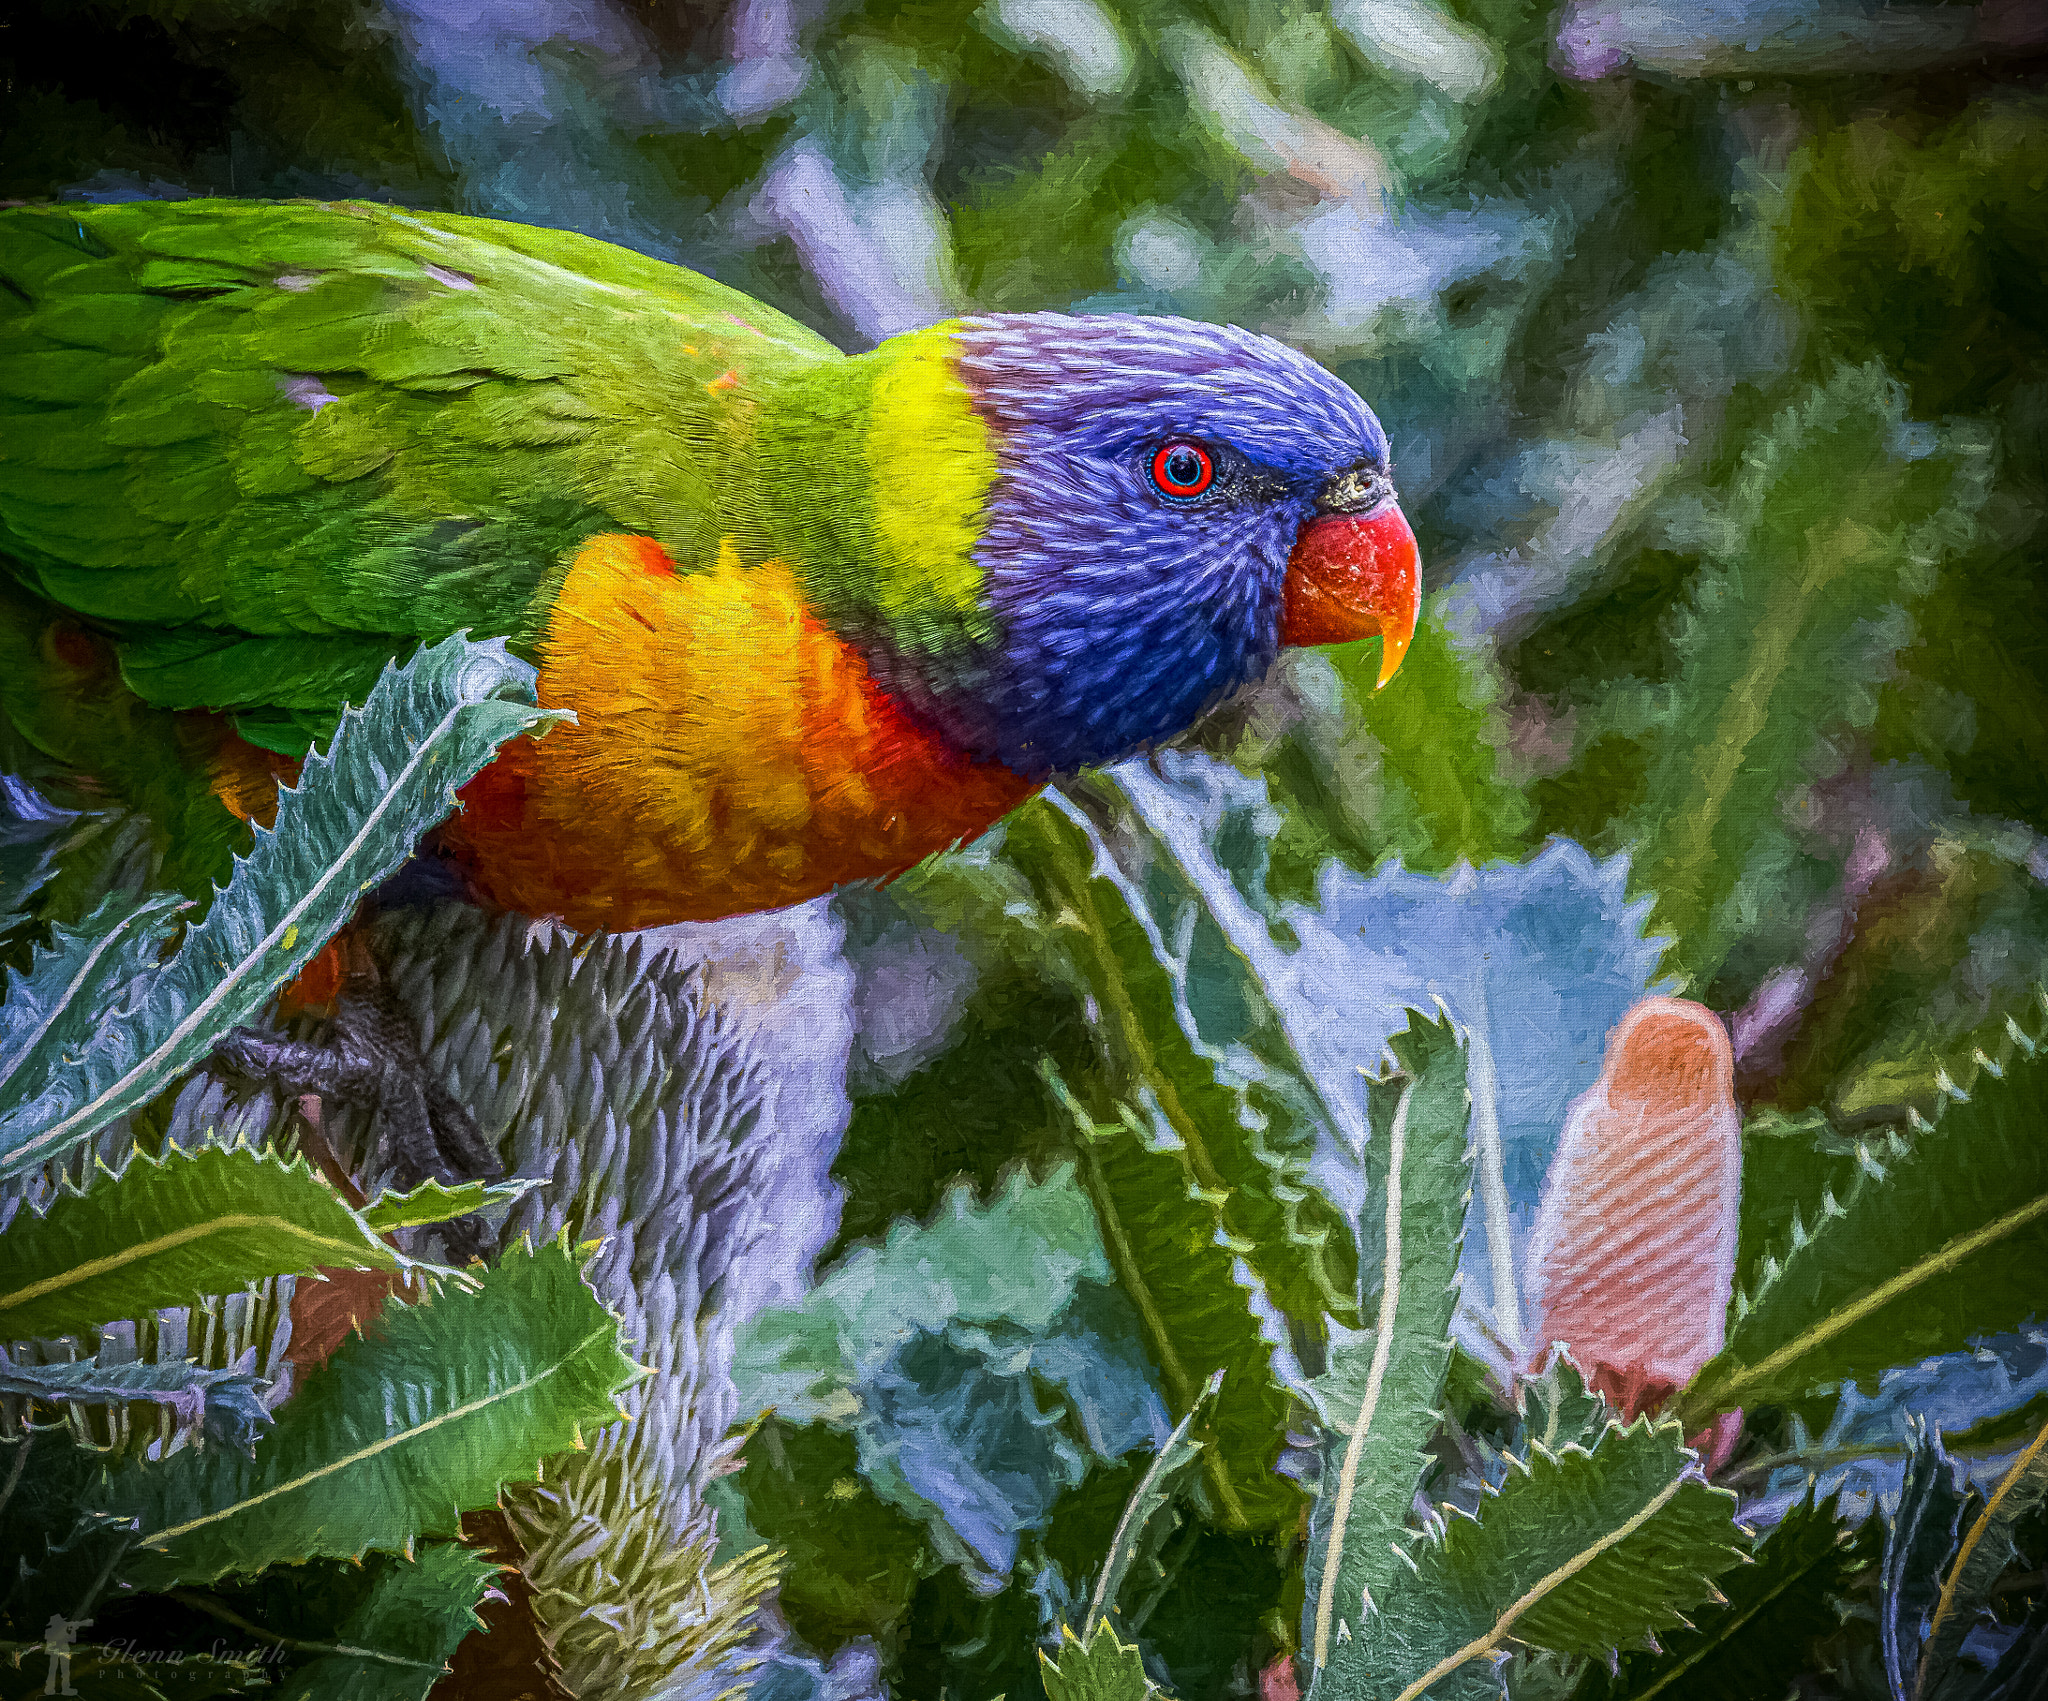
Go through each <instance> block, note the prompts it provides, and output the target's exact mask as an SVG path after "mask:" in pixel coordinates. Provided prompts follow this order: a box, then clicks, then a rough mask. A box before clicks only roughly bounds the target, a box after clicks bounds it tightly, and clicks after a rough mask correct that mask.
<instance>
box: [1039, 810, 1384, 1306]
mask: <svg viewBox="0 0 2048 1701" xmlns="http://www.w3.org/2000/svg"><path fill="white" fill-rule="evenodd" d="M1077 795H1085V796H1086V797H1087V798H1088V799H1089V800H1090V801H1092V802H1096V803H1098V804H1101V803H1104V800H1107V803H1106V805H1105V806H1106V807H1107V808H1109V809H1111V810H1113V811H1114V812H1115V815H1116V817H1117V818H1118V821H1119V824H1120V826H1122V827H1123V828H1124V829H1125V830H1126V831H1127V832H1128V831H1139V832H1143V831H1144V829H1143V828H1142V827H1140V826H1139V823H1138V818H1137V817H1136V815H1135V813H1134V812H1133V811H1132V810H1131V809H1130V807H1129V804H1128V802H1127V800H1126V799H1125V798H1124V796H1123V794H1122V793H1121V792H1119V791H1117V790H1116V789H1115V787H1114V785H1113V783H1112V782H1111V781H1108V780H1104V781H1101V782H1100V783H1099V784H1098V785H1096V786H1095V787H1093V788H1092V789H1090V790H1089V791H1088V792H1086V793H1085V794H1079V793H1077ZM1003 844H1004V851H1005V854H1006V856H1007V858H1008V859H1009V861H1010V862H1011V863H1012V864H1013V865H1014V866H1015V867H1016V868H1018V869H1019V870H1020V871H1021V872H1022V873H1023V874H1024V876H1025V878H1026V879H1027V881H1028V882H1029V883H1030V885H1031V888H1032V890H1033V892H1034V894H1035V895H1036V896H1037V898H1038V900H1039V903H1040V905H1041V906H1042V907H1043V909H1044V912H1045V914H1046V915H1047V917H1048V918H1050V919H1051V920H1052V922H1053V923H1054V925H1055V927H1056V930H1057V933H1056V936H1057V937H1058V938H1059V939H1060V940H1062V941H1063V942H1064V944H1065V945H1066V947H1067V954H1068V957H1069V959H1070V960H1071V962H1072V964H1073V965H1074V973H1075V975H1076V976H1077V978H1078V982H1079V990H1080V991H1081V992H1082V993H1083V994H1084V995H1085V996H1086V997H1088V998H1089V999H1091V1000H1092V1001H1093V1003H1094V1006H1095V1008H1096V1010H1097V1011H1099V1012H1100V1015H1099V1019H1098V1020H1097V1021H1096V1023H1095V1031H1096V1036H1097V1038H1098V1040H1099V1041H1100V1042H1101V1044H1102V1046H1103V1048H1104V1052H1105V1057H1106V1061H1107V1065H1108V1067H1107V1070H1106V1074H1107V1078H1108V1082H1109V1088H1110V1091H1111V1092H1113V1093H1114V1094H1115V1095H1116V1096H1117V1097H1118V1098H1119V1099H1121V1100H1122V1101H1123V1102H1125V1103H1126V1104H1128V1105H1130V1106H1131V1107H1133V1110H1134V1111H1135V1112H1137V1113H1140V1114H1142V1116H1143V1117H1144V1118H1145V1120H1146V1121H1148V1122H1149V1123H1151V1124H1153V1125H1154V1128H1155V1133H1156V1137H1157V1138H1159V1139H1162V1140H1170V1141H1173V1142H1175V1143H1177V1144H1178V1145H1179V1146H1180V1148H1181V1150H1182V1151H1183V1153H1184V1154H1185V1161H1186V1164H1187V1167H1188V1172H1189V1174H1190V1176H1191V1177H1192V1178H1193V1180H1194V1182H1195V1184H1196V1185H1197V1186H1199V1187H1200V1188H1201V1189H1202V1190H1203V1191H1204V1192H1205V1193H1206V1194H1208V1195H1209V1196H1211V1197H1212V1198H1213V1199H1214V1200H1215V1202H1216V1210H1217V1212H1218V1215H1219V1220H1220V1222H1221V1224H1222V1227H1223V1231H1224V1233H1225V1234H1226V1235H1228V1236H1229V1237H1230V1238H1231V1240H1232V1241H1233V1242H1234V1243H1235V1244H1236V1245H1237V1246H1238V1248H1239V1249H1240V1250H1241V1251H1242V1252H1243V1253H1244V1255H1245V1256H1246V1257H1247V1258H1248V1259H1250V1261H1251V1262H1252V1264H1253V1266H1254V1268H1256V1269H1257V1271H1258V1273H1259V1276H1260V1279H1261V1280H1262V1281H1263V1282H1264V1284H1265V1286H1266V1289H1267V1292H1268V1293H1269V1294H1270V1295H1271V1296H1272V1298H1273V1302H1274V1303H1275V1304H1276V1305H1278V1306H1279V1307H1280V1309H1281V1310H1282V1311H1284V1312H1286V1313H1288V1314H1289V1315H1290V1316H1292V1317H1295V1318H1297V1319H1302V1320H1313V1319H1315V1318H1318V1317H1320V1316H1321V1315H1322V1314H1323V1313H1324V1312H1325V1311H1331V1310H1334V1311H1337V1312H1339V1313H1344V1314H1348V1313H1349V1310H1350V1307H1351V1305H1352V1294H1351V1281H1352V1272H1353V1263H1352V1255H1351V1248H1350V1246H1349V1244H1348V1236H1347V1234H1346V1230H1345V1224H1344V1221H1343V1218H1342V1216H1341V1214H1340V1213H1338V1212H1337V1211H1336V1210H1335V1209H1334V1208H1333V1207H1332V1206H1331V1205H1330V1204H1329V1203H1328V1202H1327V1201H1326V1200H1324V1199H1323V1197H1322V1196H1321V1194H1319V1193H1318V1192H1316V1191H1315V1189H1313V1188H1312V1187H1310V1186H1309V1185H1308V1173H1307V1172H1308V1160H1309V1156H1310V1153H1311V1151H1312V1149H1313V1146H1314V1139H1315V1127H1314V1123H1313V1122H1312V1120H1311V1115H1312V1109H1311V1107H1312V1106H1313V1105H1314V1104H1315V1103H1316V1102H1317V1094H1316V1092H1315V1088H1314V1085H1313V1081H1312V1079H1311V1077H1310V1076H1309V1074H1308V1071H1307V1070H1306V1069H1305V1068H1304V1067H1303V1066H1302V1064H1301V1061H1300V1059H1299V1058H1298V1057H1296V1056H1295V1055H1294V1053H1293V1050H1292V1048H1291V1047H1290V1046H1289V1045H1288V1044H1287V1041H1286V1038H1285V1036H1284V1033H1283V1032H1282V1031H1281V1029H1280V1027H1279V1024H1278V1023H1277V1021H1274V1020H1271V1019H1270V1017H1269V1018H1268V1019H1267V1020H1266V1021H1265V1022H1263V1023H1262V1024H1260V1025H1261V1029H1262V1033H1261V1038H1262V1040H1263V1042H1264V1046H1263V1049H1264V1050H1265V1051H1266V1052H1267V1053H1268V1059H1267V1061H1268V1066H1269V1071H1270V1072H1271V1073H1274V1074H1276V1075H1277V1076H1278V1077H1279V1078H1280V1079H1279V1080H1278V1082H1276V1083H1274V1084H1272V1085H1269V1084H1266V1083H1258V1082H1254V1081H1251V1080H1248V1079H1246V1078H1244V1077H1243V1076H1241V1075H1239V1074H1237V1073H1236V1072H1235V1071H1234V1070H1232V1069H1230V1068H1227V1067H1226V1066H1225V1065H1224V1064H1223V1062H1222V1060H1221V1059H1219V1058H1218V1057H1217V1056H1216V1055H1215V1054H1214V1052H1213V1051H1211V1049H1210V1048H1209V1047H1208V1046H1206V1045H1205V1044H1204V1042H1203V1041H1202V1039H1201V1038H1200V1036H1199V1034H1198V1033H1197V1031H1196V1026H1195V1019H1194V1016H1193V1013H1192V1011H1191V1010H1190V1008H1189V1004H1188V987H1187V965H1186V963H1185V962H1184V961H1182V960H1181V953H1179V952H1176V951H1175V950H1174V949H1173V948H1172V947H1171V946H1170V945H1169V943H1168V941H1167V940H1166V938H1165V937H1164V936H1163V935H1162V934H1161V932H1160V930H1159V928H1158V926H1157V925H1156V924H1155V922H1154V921H1153V918H1152V914H1151V911H1150V909H1149V908H1148V906H1147V904H1146V901H1145V898H1144V895H1143V894H1142V893H1141V892H1140V891H1139V890H1138V888H1137V887H1136V885H1134V884H1133V882H1132V880H1131V879H1130V878H1129V876H1128V875H1126V873H1125V872H1124V871H1123V870H1122V869H1121V868H1120V867H1119V866H1118V863H1117V861H1116V859H1115V858H1114V857H1112V856H1111V854H1110V851H1109V848H1108V846H1107V844H1106V843H1105V841H1104V839H1103V837H1102V834H1101V832H1100V830H1099V829H1098V828H1097V826H1096V825H1095V823H1094V822H1092V821H1091V820H1090V819H1089V818H1088V817H1087V816H1086V815H1085V814H1083V813H1082V811H1081V809H1080V808H1079V807H1078V806H1077V805H1076V804H1075V803H1074V802H1072V801H1070V800H1069V799H1067V798H1065V797H1064V796H1061V795H1060V794H1058V793H1048V794H1047V796H1046V797H1045V798H1044V799H1041V800H1040V801H1038V802H1037V803H1034V804H1032V805H1030V806H1029V807H1027V808H1025V809H1023V810H1020V811H1019V812H1018V813H1017V814H1016V815H1014V816H1012V817H1011V818H1010V821H1009V823H1008V824H1007V827H1006V829H1005V836H1004V841H1003ZM1156 874H1157V875H1158V876H1159V877H1163V878H1166V879H1170V880H1171V881H1172V882H1173V884H1174V887H1175V890H1174V892H1173V894H1172V899H1171V905H1170V907H1171V909H1172V910H1173V911H1175V912H1176V913H1178V914H1179V915H1180V916H1181V917H1182V918H1183V919H1184V920H1190V921H1191V920H1192V919H1193V918H1194V915H1195V913H1196V911H1197V910H1198V908H1199V906H1200V904H1201V899H1200V897H1199V895H1198V893H1197V892H1196V890H1195V889H1194V888H1193V887H1192V886H1191V885H1190V884H1189V883H1188V882H1187V880H1186V878H1185V876H1184V875H1182V874H1180V872H1179V870H1178V869H1177V868H1176V866H1175V865H1174V863H1173V861H1172V859H1171V858H1170V857H1162V858H1159V859H1158V866H1157V869H1156ZM1230 966H1231V967H1232V968H1233V969H1234V970H1235V971H1236V974H1235V977H1234V979H1235V984H1236V988H1237V990H1238V992H1239V994H1240V995H1241V996H1244V997H1247V998H1249V999H1251V1000H1253V1001H1255V1002H1256V1003H1259V1004H1262V1003H1263V998H1262V995H1261V994H1260V992H1259V988H1258V981H1257V977H1256V976H1255V975H1254V974H1253V973H1252V971H1251V969H1250V967H1249V965H1246V964H1243V963H1242V962H1241V961H1240V960H1237V959H1234V958H1233V959H1231V962H1230ZM1276 1085H1277V1086H1278V1087H1279V1088H1280V1089H1281V1090H1277V1091H1276V1090H1274V1086H1276ZM1287 1089H1292V1090H1291V1091H1288V1090H1287Z"/></svg>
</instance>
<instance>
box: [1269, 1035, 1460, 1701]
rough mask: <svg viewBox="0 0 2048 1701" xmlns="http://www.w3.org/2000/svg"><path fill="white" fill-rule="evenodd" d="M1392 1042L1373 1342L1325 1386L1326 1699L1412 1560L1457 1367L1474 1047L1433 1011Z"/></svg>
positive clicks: (1370, 1240)
mask: <svg viewBox="0 0 2048 1701" xmlns="http://www.w3.org/2000/svg"><path fill="white" fill-rule="evenodd" d="M1392 1049H1393V1053H1394V1059H1395V1062H1396V1065H1397V1066H1398V1070H1399V1073H1398V1074H1396V1075H1392V1076H1389V1077H1387V1078H1385V1079H1382V1080H1379V1081H1375V1082H1373V1083H1372V1084H1371V1088H1370V1092H1369V1097H1368V1101H1367V1103H1368V1114H1369V1115H1370V1117H1371V1122H1372V1138H1371V1140H1370V1141H1369V1142H1368V1144H1367V1146H1366V1151H1365V1156H1366V1164H1367V1173H1368V1187H1367V1194H1366V1197H1367V1200H1368V1209H1369V1210H1377V1211H1378V1212H1379V1213H1380V1221H1379V1223H1378V1225H1377V1226H1376V1227H1372V1228H1368V1227H1367V1225H1366V1224H1364V1223H1361V1224H1360V1229H1359V1237H1358V1239H1359V1244H1360V1246H1361V1247H1370V1248H1373V1249H1375V1251H1376V1254H1377V1268H1376V1269H1375V1268H1374V1266H1373V1265H1372V1264H1368V1265H1367V1266H1366V1268H1365V1270H1364V1272H1363V1274H1364V1275H1365V1276H1366V1277H1367V1279H1369V1280H1372V1281H1373V1282H1374V1285H1375V1287H1376V1288H1377V1311H1376V1317H1375V1323H1374V1327H1373V1330H1372V1333H1371V1336H1370V1338H1369V1345H1368V1344H1367V1343H1366V1342H1364V1341H1361V1342H1359V1343H1357V1344H1356V1345H1355V1346H1352V1347H1350V1348H1349V1349H1348V1350H1346V1351H1344V1352H1342V1353H1341V1354H1338V1355H1335V1357H1336V1363H1335V1366H1334V1367H1333V1369H1332V1370H1331V1371H1330V1372H1329V1373H1328V1374H1327V1375H1325V1376H1324V1377H1322V1378H1320V1379H1319V1381H1318V1385H1317V1387H1316V1389H1315V1390H1314V1395H1313V1397H1314V1399H1315V1404H1316V1406H1317V1409H1318V1411H1319V1412H1320V1414H1321V1415H1322V1418H1323V1421H1324V1422H1325V1423H1326V1424H1327V1425H1328V1426H1329V1428H1330V1430H1331V1432H1332V1433H1331V1435H1330V1438H1329V1441H1328V1442H1327V1443H1326V1445H1325V1447H1324V1461H1325V1463H1324V1474H1323V1481H1322V1485H1321V1488H1320V1490H1319V1491H1318V1493H1317V1497H1316V1506H1315V1510H1314V1512H1313V1514H1312V1515H1311V1520H1310V1526H1309V1542H1310V1546H1309V1558H1308V1597H1307V1598H1308V1609H1307V1625H1306V1634H1305V1636H1304V1638H1303V1641H1304V1646H1305V1649H1306V1651H1307V1655H1308V1659H1309V1665H1310V1670H1311V1672H1312V1673H1313V1674H1315V1676H1314V1677H1313V1678H1312V1681H1311V1689H1310V1693H1311V1694H1312V1695H1315V1694H1318V1693H1327V1692H1330V1691H1329V1690H1327V1689H1319V1688H1318V1685H1320V1683H1321V1674H1322V1673H1323V1672H1324V1671H1325V1670H1326V1669H1329V1670H1330V1671H1331V1678H1330V1684H1331V1685H1332V1686H1334V1690H1335V1692H1337V1693H1341V1692H1342V1688H1343V1681H1344V1680H1343V1678H1342V1676H1341V1675H1340V1672H1339V1670H1338V1669H1335V1668H1333V1667H1332V1661H1333V1658H1334V1657H1335V1656H1336V1655H1337V1652H1338V1650H1339V1649H1340V1648H1341V1647H1343V1646H1345V1645H1348V1644H1349V1643H1351V1642H1352V1640H1353V1639H1354V1638H1355V1637H1356V1636H1357V1634H1358V1629H1359V1626H1358V1620H1359V1616H1360V1614H1361V1613H1362V1612H1363V1611H1364V1610H1365V1603H1366V1602H1367V1601H1372V1600H1377V1599H1379V1598H1380V1597H1382V1596H1383V1595H1385V1593H1386V1592H1387V1589H1388V1587H1389V1586H1390V1583H1391V1581H1392V1578H1393V1576H1394V1573H1395V1572H1396V1570H1397V1569H1399V1568H1401V1567H1402V1566H1403V1565H1404V1564H1405V1561H1404V1560H1403V1559H1402V1558H1401V1557H1400V1555H1399V1553H1398V1552H1397V1549H1398V1548H1399V1547H1401V1546H1402V1545H1403V1544H1404V1535H1405V1532H1406V1531H1407V1528H1408V1521H1409V1514H1410V1511H1411V1509H1412V1507H1413V1505H1414V1501H1415V1492H1416V1490H1417V1489H1418V1488H1419V1487H1420V1486H1421V1484H1422V1477H1423V1471H1424V1468H1425V1465H1426V1460H1425V1458H1424V1455H1423V1448H1424V1446H1425V1445H1426V1444H1427V1443H1428V1441H1429V1438H1430V1436H1431V1434H1433V1433H1434V1431H1435V1430H1436V1428H1437V1426H1438V1424H1439V1422H1440V1421H1441V1418H1440V1412H1439V1407H1440V1404H1441V1401H1442V1396H1443V1386H1444V1376H1445V1374H1446V1372H1447V1371H1448V1370H1449V1368H1450V1362H1451V1342H1450V1327H1451V1317H1452V1315H1453V1313H1454V1312H1455V1311H1456V1310H1457V1304H1458V1284H1457V1273H1458V1258H1459V1252H1460V1247H1461V1242H1462V1240H1463V1234H1464V1224H1465V1207H1466V1202H1467V1200H1468V1198H1469V1197H1470V1179H1471V1170H1470V1167H1469V1165H1468V1163H1467V1159H1466V1146H1465V1131H1466V1125H1467V1123H1468V1122H1469V1121H1470V1118H1471V1112H1472V1098H1471V1094H1470V1093H1469V1092H1468V1091H1467V1089H1466V1085H1465V1052H1464V1048H1463V1046H1462V1044H1461V1043H1460V1041H1459V1037H1458V1035H1457V1033H1456V1032H1455V1031H1454V1030H1453V1029H1452V1027H1451V1025H1450V1023H1449V1022H1447V1021H1442V1020H1437V1021H1431V1020H1430V1019H1428V1018H1427V1017H1424V1016H1422V1015H1419V1014H1417V1015H1413V1016H1411V1017H1410V1018H1409V1022H1408V1028H1407V1031H1406V1032H1405V1033H1402V1034H1400V1035H1398V1036H1397V1037H1396V1038H1395V1039H1394V1040H1393V1042H1392Z"/></svg>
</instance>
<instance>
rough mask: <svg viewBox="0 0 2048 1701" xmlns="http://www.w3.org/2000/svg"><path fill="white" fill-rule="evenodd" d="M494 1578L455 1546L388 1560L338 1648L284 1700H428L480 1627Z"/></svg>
mask: <svg viewBox="0 0 2048 1701" xmlns="http://www.w3.org/2000/svg"><path fill="white" fill-rule="evenodd" d="M497 1574H498V1568H497V1566H495V1565H493V1564H492V1563H491V1562H490V1560H488V1559H486V1558H485V1557H484V1556H483V1555H482V1554H480V1553H478V1552H477V1551H476V1549H474V1548H471V1547H464V1546H462V1545H461V1544H459V1543H455V1542H431V1543H428V1544H427V1545H425V1546H423V1547H421V1548H420V1550H419V1552H418V1555H417V1557H416V1558H414V1559H409V1560H408V1559H404V1558H400V1557H398V1556H396V1555H394V1556H392V1557H390V1558H388V1559H386V1560H385V1561H384V1563H383V1568H382V1570H381V1571H380V1572H379V1574H378V1577H377V1580H376V1582H375V1583H374V1584H373V1585H372V1586H371V1589H370V1593H369V1596H368V1598H367V1599H365V1600H364V1601H363V1602H362V1603H361V1604H360V1605H359V1606H358V1607H357V1608H356V1609H355V1610H354V1611H353V1612H351V1613H350V1614H349V1615H348V1617H347V1618H346V1619H345V1620H343V1622H342V1625H341V1628H340V1630H339V1632H338V1633H337V1635H336V1638H335V1640H336V1643H337V1646H336V1647H335V1648H334V1650H333V1651H332V1652H331V1653H327V1654H324V1655H322V1656H321V1657H320V1658H319V1659H317V1660H314V1661H313V1662H312V1663H311V1664H310V1665H305V1666H301V1667H300V1668H299V1669H298V1670H297V1671H295V1672H294V1673H293V1674H292V1676H291V1681H290V1682H289V1683H288V1684H286V1685H285V1688H284V1692H283V1694H284V1701H426V1695H427V1692H428V1691H429V1690H430V1689H432V1688H433V1687H434V1684H435V1682H436V1681H437V1680H438V1679H439V1678H440V1676H441V1674H442V1672H443V1671H444V1670H445V1669H446V1667H447V1663H448V1660H449V1659H450V1657H451V1656H452V1655H453V1654H454V1652H455V1649H456V1646H457V1644H459V1643H460V1642H461V1641H462V1639H463V1637H465V1636H466V1635H468V1634H469V1632H470V1631H472V1630H474V1629H476V1628H478V1627H479V1626H480V1625H481V1624H482V1622H483V1621H482V1620H481V1619H480V1618H478V1617H477V1613H476V1609H477V1605H478V1603H479V1602H480V1601H481V1600H482V1599H483V1596H484V1591H485V1590H486V1589H488V1588H489V1587H490V1586H491V1580H492V1579H493V1578H494V1577H496V1576H497Z"/></svg>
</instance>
